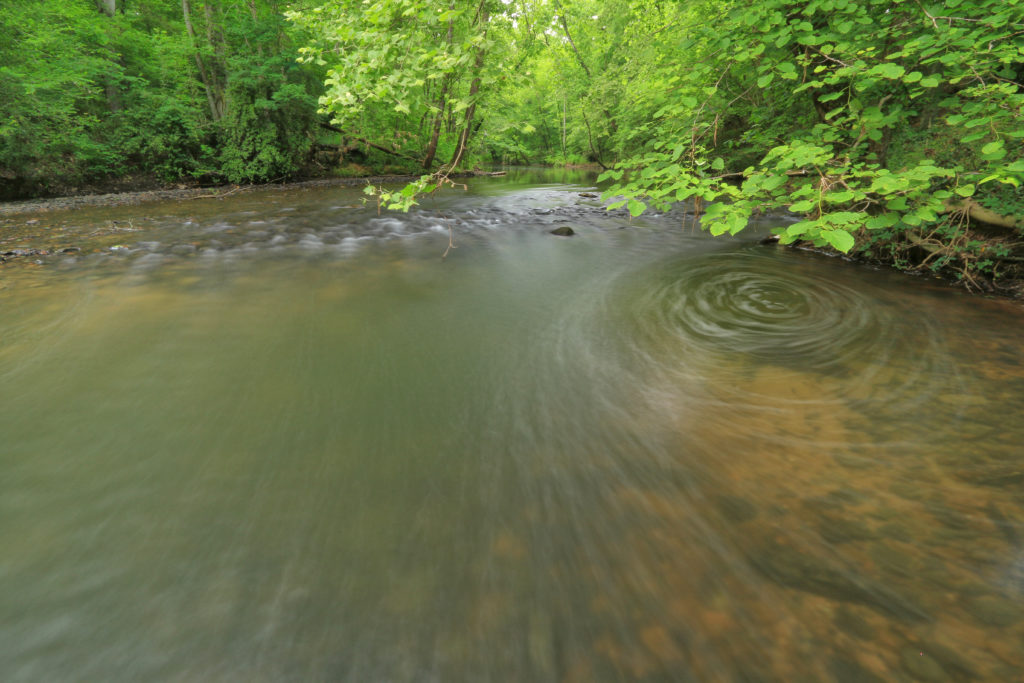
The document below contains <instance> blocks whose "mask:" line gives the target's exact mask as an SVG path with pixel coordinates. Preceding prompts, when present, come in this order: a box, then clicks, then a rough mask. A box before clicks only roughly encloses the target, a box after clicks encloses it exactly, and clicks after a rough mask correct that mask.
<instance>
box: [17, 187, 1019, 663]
mask: <svg viewBox="0 0 1024 683" xmlns="http://www.w3.org/2000/svg"><path fill="white" fill-rule="evenodd" d="M589 189H592V187H591V186H589V185H587V184H586V180H585V178H584V177H582V176H572V175H566V174H561V175H559V174H547V175H531V174H529V173H521V174H519V175H518V176H515V177H511V178H506V179H478V180H474V181H471V183H470V187H469V190H468V191H466V192H463V191H447V192H446V193H445V194H443V195H442V196H440V197H438V198H437V199H436V201H434V200H428V201H426V202H425V203H424V207H423V209H422V210H418V211H414V212H412V213H410V214H408V215H402V214H385V215H380V216H378V215H377V213H376V211H375V210H374V209H373V208H367V207H363V206H362V205H361V203H360V197H361V193H360V192H359V190H358V189H349V188H337V187H335V188H310V189H305V190H289V191H281V190H267V191H261V192H254V193H249V194H243V195H234V196H231V197H227V198H225V199H223V200H209V199H204V200H193V201H182V202H168V203H154V204H145V205H140V206H134V207H121V208H106V209H83V210H78V211H75V212H73V213H50V214H40V215H37V216H34V217H32V218H34V219H36V220H37V221H38V222H35V223H27V222H26V220H25V219H27V218H29V217H28V216H24V217H21V218H18V217H15V218H11V219H8V220H7V223H6V224H5V225H3V226H0V240H2V243H0V247H2V248H0V251H7V250H10V249H13V248H15V247H37V248H43V247H45V248H49V249H54V248H60V247H64V246H78V247H80V248H81V251H80V252H73V253H66V254H55V255H50V256H38V257H36V256H33V257H25V258H21V259H17V260H14V261H11V262H9V263H7V264H3V265H0V541H2V542H0V679H2V680H4V681H33V682H34V681H356V682H377V681H395V682H404V681H425V682H426V681H445V682H447V681H474V682H476V681H481V682H482V681H566V682H586V681H723V682H730V683H732V682H740V681H787V682H789V681H843V682H853V681H972V680H978V681H1020V680H1024V445H1022V444H1024V365H1022V362H1024V353H1022V347H1021V340H1022V338H1024V314H1022V309H1021V308H1020V307H1019V305H1015V304H1011V303H1007V302H996V301H988V300H985V299H981V298H975V297H970V296H968V295H965V294H962V293H960V292H957V291H953V290H951V289H949V288H947V287H944V286H942V285H939V284H934V283H931V282H928V281H925V280H923V279H920V278H910V277H906V276H902V275H898V274H893V273H889V272H882V271H874V270H870V269H868V268H865V267H863V266H855V265H852V264H848V263H844V262H842V261H841V260H838V259H829V258H825V257H822V256H818V255H814V254H807V253H801V252H796V251H792V250H786V249H781V248H777V247H770V246H761V245H759V244H758V243H757V235H758V231H757V230H754V232H752V233H751V234H750V235H746V234H742V235H741V236H740V238H734V239H713V238H710V237H708V236H706V235H704V234H702V233H701V232H700V230H699V229H694V227H693V225H692V224H691V223H692V221H690V220H689V219H688V218H687V216H686V215H685V212H682V211H680V212H678V213H676V212H673V213H671V214H669V215H664V216H656V215H655V216H645V217H644V218H643V219H641V220H634V221H633V222H630V221H629V220H628V217H627V216H624V215H622V214H619V213H615V212H613V213H606V212H605V211H604V209H603V208H602V207H601V203H600V201H599V200H597V199H593V198H586V197H581V196H580V194H579V193H580V192H582V191H586V190H589ZM115 221H116V222H115ZM563 225H568V226H571V227H572V228H573V229H574V230H575V231H576V233H577V235H576V236H575V237H571V238H561V237H555V236H552V235H550V234H548V232H549V231H550V230H551V229H553V228H555V227H559V226H563ZM771 225H772V223H771V222H770V221H767V222H765V223H764V225H762V226H760V228H759V229H760V230H761V232H762V233H763V231H764V229H766V228H767V227H770V226H771ZM449 228H451V229H452V230H453V232H454V237H455V244H456V248H455V249H454V250H452V251H451V253H450V254H449V255H448V257H447V258H446V259H444V260H442V259H441V255H442V254H443V253H444V251H445V247H446V246H447V244H448V230H449ZM37 261H38V263H37Z"/></svg>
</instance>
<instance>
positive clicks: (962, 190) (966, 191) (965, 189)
mask: <svg viewBox="0 0 1024 683" xmlns="http://www.w3.org/2000/svg"><path fill="white" fill-rule="evenodd" d="M955 191H956V193H957V194H958V195H960V196H961V197H970V196H972V195H973V194H974V184H973V183H972V184H970V185H961V186H960V187H958V188H956V190H955Z"/></svg>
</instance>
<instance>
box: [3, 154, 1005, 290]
mask: <svg viewBox="0 0 1024 683" xmlns="http://www.w3.org/2000/svg"><path fill="white" fill-rule="evenodd" d="M567 168H568V167H567ZM584 170H585V169H584ZM486 175H493V174H492V173H488V172H484V171H468V172H464V173H460V174H455V175H453V176H452V178H470V177H477V176H486ZM418 177H419V176H417V175H373V176H365V177H363V176H361V177H347V178H342V177H331V178H313V179H307V180H301V181H294V182H287V183H263V184H254V185H221V186H215V187H183V186H180V185H179V186H172V187H167V186H164V187H160V188H158V189H146V190H136V191H126V192H109V193H101V194H81V195H70V196H64V197H51V198H40V199H28V200H20V201H13V202H2V203H0V230H3V228H5V227H15V226H22V227H29V226H33V225H36V224H37V223H38V222H39V221H40V219H39V218H31V216H32V215H35V214H47V213H51V212H59V211H73V210H77V209H82V208H86V207H119V206H133V205H143V204H148V203H154V202H161V201H183V202H184V201H198V200H223V199H226V198H229V197H233V196H236V195H242V194H249V193H256V192H261V191H269V190H277V191H288V190H304V189H315V188H328V187H361V186H364V185H367V184H371V185H380V184H383V183H403V182H410V181H412V180H415V179H417V178H418ZM107 231H108V232H109V233H111V234H113V233H118V232H131V231H132V229H131V228H130V227H125V226H121V225H117V224H112V225H110V226H109V228H108V229H107ZM1003 232H1005V231H1003ZM27 237H43V236H42V235H39V236H26V235H24V234H22V233H18V234H13V235H4V234H3V233H0V263H4V262H7V261H11V260H13V259H18V258H23V257H32V256H49V255H53V254H58V253H69V252H71V251H77V250H79V249H80V245H77V244H59V245H57V244H50V243H49V242H47V243H46V244H43V243H42V242H39V241H38V240H35V241H32V240H29V241H28V242H26V241H25V240H26V238H27ZM12 240H13V241H14V242H17V244H15V243H14V242H12ZM44 241H46V240H44ZM774 241H775V240H774V238H769V239H768V240H766V242H769V243H772V242H774ZM960 241H961V242H962V243H964V244H966V243H968V242H972V243H974V244H975V245H980V246H976V247H975V250H976V251H977V252H979V253H982V254H988V258H991V259H993V264H995V265H994V268H993V270H992V273H993V274H994V275H995V276H994V277H979V276H978V273H976V272H973V273H968V272H967V271H966V270H965V269H964V268H962V267H958V266H962V264H961V263H959V262H958V261H956V260H955V259H951V258H948V256H947V258H945V259H944V260H942V261H941V262H939V263H938V265H937V266H936V265H935V264H936V263H937V262H938V259H936V258H935V253H936V249H935V247H934V246H932V245H931V244H929V243H928V242H926V241H923V240H921V239H919V240H918V242H917V243H914V242H908V241H904V242H902V243H900V242H897V241H895V240H893V241H891V242H888V243H885V244H884V245H882V244H879V243H877V240H876V244H874V245H872V246H873V247H874V248H873V249H871V248H869V249H864V250H860V251H857V252H853V253H851V254H849V255H843V254H840V253H839V252H838V251H835V250H834V249H831V248H829V247H815V246H813V245H811V244H810V243H808V242H797V243H794V244H792V245H788V247H787V248H797V249H804V250H810V251H815V252H818V253H822V254H826V255H829V256H842V257H843V258H846V259H849V260H852V261H855V262H858V263H862V264H865V265H869V266H873V267H885V268H891V269H894V270H898V271H901V272H904V273H908V274H914V275H919V276H922V277H929V278H935V279H941V280H943V281H946V282H948V283H950V284H951V285H953V286H959V287H962V288H964V289H967V290H968V291H970V292H972V293H974V294H981V295H989V296H998V297H1001V298H1010V299H1024V257H1020V256H1017V255H1016V252H1015V250H1019V248H1020V247H1021V246H1024V243H1019V242H1015V241H1014V240H1013V239H1012V238H1011V237H1009V236H1007V235H1006V234H992V233H991V232H986V231H984V230H982V229H972V228H968V229H965V230H964V233H963V236H962V238H961V240H960ZM37 242H38V243H37ZM883 247H884V248H883ZM941 256H942V255H940V257H941ZM957 256H958V257H963V256H964V254H963V253H962V252H961V253H959V254H957ZM965 276H966V277H965Z"/></svg>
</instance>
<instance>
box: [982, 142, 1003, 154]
mask: <svg viewBox="0 0 1024 683" xmlns="http://www.w3.org/2000/svg"><path fill="white" fill-rule="evenodd" d="M1002 148H1003V141H1002V140H996V141H995V142H990V143H988V144H987V145H985V146H984V147H982V148H981V153H982V154H992V153H993V152H995V151H997V150H1000V149H1002Z"/></svg>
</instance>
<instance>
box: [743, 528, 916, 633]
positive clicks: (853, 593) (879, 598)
mask: <svg viewBox="0 0 1024 683" xmlns="http://www.w3.org/2000/svg"><path fill="white" fill-rule="evenodd" d="M750 562H751V564H752V565H753V567H754V568H756V569H757V570H758V571H760V572H761V573H762V574H764V575H765V576H766V577H768V578H769V579H772V580H773V581H775V582H776V583H779V584H781V585H783V586H787V587H789V588H794V589H796V590H801V591H806V592H808V593H814V594H816V595H820V596H822V597H825V598H829V599H831V600H836V601H839V602H852V603H859V604H862V605H866V606H868V607H871V608H873V609H876V610H878V611H880V612H883V613H886V614H889V615H891V616H893V617H896V618H897V619H902V620H904V621H924V620H927V619H928V614H927V613H926V612H925V611H924V610H923V609H921V608H920V607H918V606H917V605H916V604H914V603H913V602H912V601H911V600H910V599H909V598H907V597H905V596H903V595H901V594H900V593H897V592H896V591H894V590H892V589H890V588H888V587H887V586H885V585H884V584H882V583H880V582H877V581H873V580H872V579H871V578H870V577H867V576H860V575H855V574H853V573H852V572H850V571H849V569H844V568H838V567H834V566H832V565H831V564H829V563H828V562H827V561H826V560H824V559H821V558H817V557H815V556H813V555H811V554H809V553H806V552H802V551H800V550H798V549H796V548H792V547H790V546H787V545H785V544H782V543H779V542H774V541H768V542H767V543H764V544H763V545H762V546H761V547H760V549H759V551H758V552H756V553H752V554H751V555H750Z"/></svg>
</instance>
